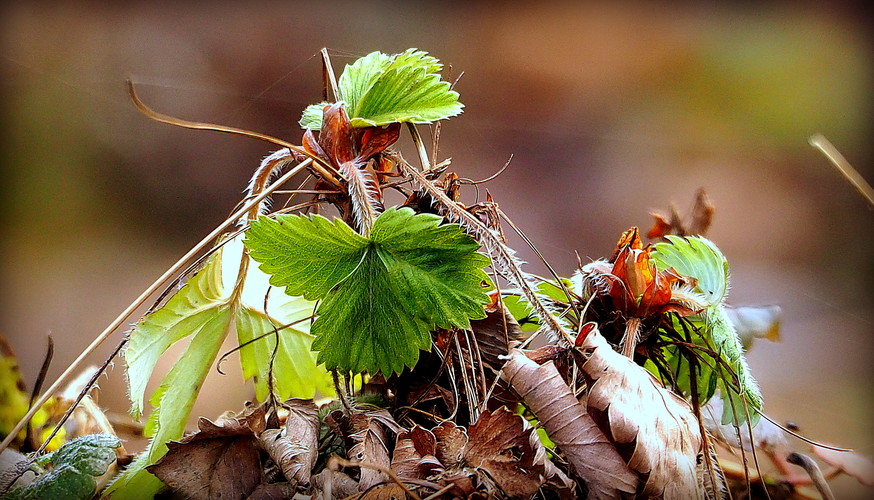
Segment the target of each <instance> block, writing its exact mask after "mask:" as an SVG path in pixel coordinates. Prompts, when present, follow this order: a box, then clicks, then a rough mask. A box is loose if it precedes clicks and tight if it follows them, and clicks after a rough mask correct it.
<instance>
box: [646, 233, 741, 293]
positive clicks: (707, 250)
mask: <svg viewBox="0 0 874 500" xmlns="http://www.w3.org/2000/svg"><path fill="white" fill-rule="evenodd" d="M665 237H666V238H667V239H668V240H669V243H656V245H655V251H654V252H653V253H652V257H653V259H655V261H656V265H657V266H658V268H659V270H663V269H667V268H669V267H673V268H674V269H675V270H676V271H677V272H678V273H680V274H681V275H683V276H688V277H692V278H695V279H696V280H698V283H697V284H696V287H695V288H696V291H697V292H699V293H701V294H702V295H703V299H704V302H705V303H706V304H707V305H708V306H710V305H716V304H721V303H722V301H723V300H725V296H726V294H728V260H726V258H725V257H724V256H723V255H722V252H721V251H720V250H719V248H717V247H716V245H715V244H714V243H713V242H712V241H710V240H708V239H707V238H703V237H700V236H688V237H686V238H681V237H679V236H675V235H668V236H665Z"/></svg>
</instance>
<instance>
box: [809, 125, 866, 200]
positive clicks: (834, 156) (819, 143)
mask: <svg viewBox="0 0 874 500" xmlns="http://www.w3.org/2000/svg"><path fill="white" fill-rule="evenodd" d="M808 142H809V143H810V145H811V146H813V147H815V148H816V149H818V150H819V151H820V152H821V153H822V154H824V155H825V157H826V158H828V160H829V161H830V162H831V163H832V165H834V167H835V168H836V169H838V172H840V173H841V175H843V176H844V178H845V179H847V181H848V182H849V183H850V184H852V185H853V187H854V188H856V191H858V192H859V194H860V195H862V197H863V198H865V200H866V201H867V202H868V204H869V205H871V206H872V207H874V188H872V187H871V184H868V181H866V180H865V178H864V177H862V174H860V173H859V171H858V170H856V169H855V168H854V167H853V166H852V165H850V162H848V161H847V159H846V158H844V155H842V154H841V152H840V151H838V148H836V147H834V145H833V144H832V143H831V142H829V140H828V139H826V138H825V136H824V135H822V134H815V135H814V136H812V137H811V138H810V139H809V140H808Z"/></svg>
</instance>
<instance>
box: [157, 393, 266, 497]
mask: <svg viewBox="0 0 874 500" xmlns="http://www.w3.org/2000/svg"><path fill="white" fill-rule="evenodd" d="M197 426H198V428H199V429H200V430H199V431H198V432H195V433H193V434H190V435H188V436H186V437H184V438H182V440H180V441H178V442H170V443H168V444H167V447H168V448H169V451H168V452H167V454H166V455H164V456H163V457H162V458H161V459H160V460H158V461H157V462H156V463H155V464H153V465H150V466H148V467H147V469H148V471H149V472H151V473H152V474H154V475H155V476H157V477H158V478H159V479H160V480H161V481H163V482H164V483H165V484H166V485H167V486H169V487H170V488H171V489H172V490H173V493H174V494H175V495H178V496H181V497H184V498H219V497H221V498H243V497H245V496H247V495H249V494H250V493H251V492H252V491H254V490H255V488H256V487H257V486H258V485H259V484H260V483H261V460H260V448H259V447H258V445H257V443H256V441H255V437H254V434H255V433H261V432H263V431H264V428H265V426H266V422H265V420H264V409H263V407H260V406H259V407H255V408H251V407H250V408H248V409H247V410H245V411H244V412H243V413H242V414H241V415H239V416H227V417H225V416H223V417H221V418H219V420H218V421H217V422H215V423H214V422H212V421H210V420H209V419H206V418H201V419H200V420H199V421H198V422H197Z"/></svg>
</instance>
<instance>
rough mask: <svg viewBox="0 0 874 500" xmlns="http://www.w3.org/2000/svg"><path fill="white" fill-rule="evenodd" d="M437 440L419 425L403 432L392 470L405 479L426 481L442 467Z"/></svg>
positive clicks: (393, 458)
mask: <svg viewBox="0 0 874 500" xmlns="http://www.w3.org/2000/svg"><path fill="white" fill-rule="evenodd" d="M436 450H437V439H436V438H435V437H434V434H432V433H431V432H430V431H428V430H427V429H423V428H422V427H419V426H418V425H417V426H415V427H413V428H412V429H410V430H409V431H401V432H400V433H399V434H398V437H397V442H396V443H395V449H394V453H393V454H392V459H391V470H392V471H393V472H394V473H395V474H397V476H398V477H400V478H403V479H424V478H425V477H427V476H428V474H429V473H430V472H431V471H432V470H433V469H435V468H438V467H441V464H440V461H439V460H437V457H436V456H435V454H436Z"/></svg>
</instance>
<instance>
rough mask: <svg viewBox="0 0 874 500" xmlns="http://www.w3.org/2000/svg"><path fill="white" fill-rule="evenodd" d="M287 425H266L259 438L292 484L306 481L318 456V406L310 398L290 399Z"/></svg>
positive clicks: (287, 405)
mask: <svg viewBox="0 0 874 500" xmlns="http://www.w3.org/2000/svg"><path fill="white" fill-rule="evenodd" d="M283 406H284V407H286V408H287V409H288V418H287V419H286V421H285V429H284V430H283V431H280V430H279V429H267V430H266V431H264V432H262V433H261V434H260V435H259V436H258V442H259V443H260V444H261V447H262V448H264V451H266V452H267V454H268V455H270V458H271V459H272V460H273V462H274V463H276V465H278V466H279V468H280V470H282V474H283V475H284V476H285V478H286V479H288V481H290V482H291V483H292V484H301V485H307V484H309V482H310V475H311V474H312V470H313V467H314V466H315V464H316V460H317V459H318V457H319V410H318V408H317V407H316V405H315V403H313V401H312V400H311V399H306V400H305V399H290V400H288V401H286V402H285V403H284V404H283Z"/></svg>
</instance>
